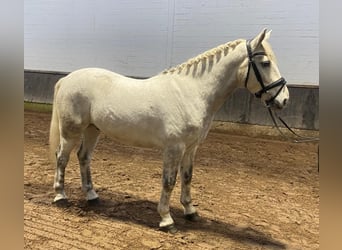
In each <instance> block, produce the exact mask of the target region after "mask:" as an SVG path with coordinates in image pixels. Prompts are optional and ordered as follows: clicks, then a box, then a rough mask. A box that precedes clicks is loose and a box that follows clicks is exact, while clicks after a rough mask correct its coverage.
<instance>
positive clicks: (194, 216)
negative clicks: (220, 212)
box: [185, 212, 201, 222]
mask: <svg viewBox="0 0 342 250" xmlns="http://www.w3.org/2000/svg"><path fill="white" fill-rule="evenodd" d="M185 219H186V220H188V221H192V222H198V221H200V220H201V217H200V216H199V215H198V213H197V212H195V213H193V214H186V215H185Z"/></svg>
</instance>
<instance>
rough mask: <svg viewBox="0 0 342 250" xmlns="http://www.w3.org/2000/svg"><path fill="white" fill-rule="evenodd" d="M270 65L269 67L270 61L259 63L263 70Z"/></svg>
mask: <svg viewBox="0 0 342 250" xmlns="http://www.w3.org/2000/svg"><path fill="white" fill-rule="evenodd" d="M270 65H271V62H270V61H264V62H261V66H262V67H264V68H266V67H269V66H270Z"/></svg>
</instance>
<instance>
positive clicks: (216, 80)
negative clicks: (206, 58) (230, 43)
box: [196, 45, 245, 113]
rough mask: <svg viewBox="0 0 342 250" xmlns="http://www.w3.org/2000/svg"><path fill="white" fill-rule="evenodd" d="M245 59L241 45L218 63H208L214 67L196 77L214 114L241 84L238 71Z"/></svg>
mask: <svg viewBox="0 0 342 250" xmlns="http://www.w3.org/2000/svg"><path fill="white" fill-rule="evenodd" d="M244 58H245V55H244V53H243V51H242V46H241V45H240V46H238V47H236V48H235V49H234V51H232V52H230V53H229V54H228V55H226V56H224V57H222V58H221V59H220V60H219V61H218V62H215V61H214V62H211V63H210V62H208V65H210V64H212V66H211V67H208V69H207V70H206V71H204V73H203V74H202V75H200V76H197V77H196V80H197V81H199V84H200V85H201V88H202V89H203V90H205V92H204V98H205V99H206V101H207V103H208V109H209V110H210V111H212V112H213V113H216V111H218V109H219V108H220V107H221V106H222V105H223V103H224V102H225V100H226V99H227V97H228V96H229V95H230V94H231V93H232V92H233V91H234V90H235V89H236V88H237V87H239V85H240V84H241V83H240V80H239V79H238V78H239V77H238V70H239V67H240V65H241V63H242V60H243V59H244ZM214 60H216V59H214Z"/></svg>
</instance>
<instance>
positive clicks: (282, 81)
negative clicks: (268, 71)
mask: <svg viewBox="0 0 342 250" xmlns="http://www.w3.org/2000/svg"><path fill="white" fill-rule="evenodd" d="M246 47H247V52H248V69H247V76H246V80H245V88H247V84H248V79H249V72H250V70H251V68H253V70H254V74H255V77H256V79H257V80H258V82H259V83H260V86H261V89H260V90H259V91H258V92H256V93H255V94H254V95H255V96H256V97H257V98H261V96H262V95H263V94H264V93H268V91H269V90H271V89H273V88H276V87H278V86H281V87H280V88H279V89H278V91H277V93H276V94H275V95H274V96H272V97H271V98H270V99H268V100H266V101H265V103H266V106H267V107H269V105H270V104H271V103H272V102H273V101H274V99H275V98H276V97H277V96H278V95H279V93H280V92H281V90H282V89H283V88H284V86H285V84H286V80H285V79H284V77H280V78H279V79H278V80H277V81H275V82H272V83H270V84H268V85H265V84H264V82H263V80H262V77H261V74H260V72H259V70H258V67H257V66H256V64H255V62H254V57H255V56H265V55H266V53H265V52H254V53H253V52H252V48H251V42H250V40H247V42H246Z"/></svg>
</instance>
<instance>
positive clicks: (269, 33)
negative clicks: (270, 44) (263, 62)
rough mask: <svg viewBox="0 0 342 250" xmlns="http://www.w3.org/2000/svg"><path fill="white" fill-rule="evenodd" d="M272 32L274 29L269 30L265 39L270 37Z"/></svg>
mask: <svg viewBox="0 0 342 250" xmlns="http://www.w3.org/2000/svg"><path fill="white" fill-rule="evenodd" d="M271 33H272V30H269V31H267V33H266V36H265V40H268V39H270V37H271Z"/></svg>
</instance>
